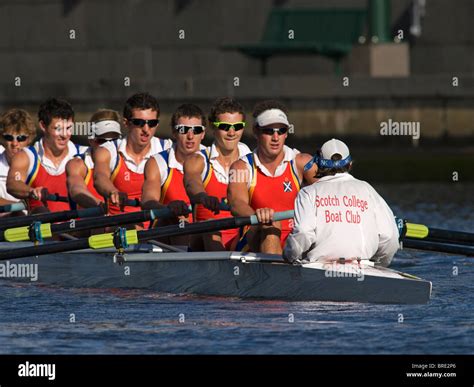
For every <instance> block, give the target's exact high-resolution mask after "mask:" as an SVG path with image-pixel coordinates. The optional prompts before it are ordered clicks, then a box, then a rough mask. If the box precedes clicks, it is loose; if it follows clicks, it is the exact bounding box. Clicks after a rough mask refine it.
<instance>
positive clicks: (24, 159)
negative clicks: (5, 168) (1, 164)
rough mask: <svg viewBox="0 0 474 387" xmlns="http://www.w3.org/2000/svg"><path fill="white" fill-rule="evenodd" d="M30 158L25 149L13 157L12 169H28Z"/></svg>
mask: <svg viewBox="0 0 474 387" xmlns="http://www.w3.org/2000/svg"><path fill="white" fill-rule="evenodd" d="M29 164H30V158H29V157H28V154H27V153H26V151H25V150H24V149H22V150H21V151H20V152H18V153H17V154H16V155H14V156H13V159H12V163H11V166H10V168H15V169H21V168H28V165H29Z"/></svg>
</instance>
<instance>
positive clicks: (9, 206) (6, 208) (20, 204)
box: [0, 202, 26, 213]
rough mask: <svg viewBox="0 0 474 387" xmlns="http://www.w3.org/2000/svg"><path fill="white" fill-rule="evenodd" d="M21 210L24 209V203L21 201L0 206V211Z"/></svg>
mask: <svg viewBox="0 0 474 387" xmlns="http://www.w3.org/2000/svg"><path fill="white" fill-rule="evenodd" d="M23 210H26V205H25V203H23V202H18V203H12V204H5V205H4V206H0V213H4V212H18V211H23Z"/></svg>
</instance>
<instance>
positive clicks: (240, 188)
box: [227, 160, 255, 216]
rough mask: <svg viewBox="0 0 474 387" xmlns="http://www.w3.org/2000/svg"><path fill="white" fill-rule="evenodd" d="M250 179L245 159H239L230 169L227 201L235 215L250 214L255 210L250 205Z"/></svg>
mask: <svg viewBox="0 0 474 387" xmlns="http://www.w3.org/2000/svg"><path fill="white" fill-rule="evenodd" d="M249 179H250V176H249V172H248V168H247V165H246V164H245V162H244V161H243V160H237V161H236V162H234V163H233V164H232V166H231V167H230V171H229V186H228V187H227V201H228V202H229V205H230V207H231V208H232V215H234V216H250V215H254V214H255V210H254V209H253V208H252V207H251V206H250V196H249V190H248V187H247V184H248V181H249Z"/></svg>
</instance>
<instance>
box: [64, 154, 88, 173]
mask: <svg viewBox="0 0 474 387" xmlns="http://www.w3.org/2000/svg"><path fill="white" fill-rule="evenodd" d="M84 168H85V164H84V161H83V160H82V159H81V158H79V157H74V158H72V159H71V160H69V161H68V162H67V164H66V173H67V174H68V175H70V174H77V172H79V171H81V170H83V169H84Z"/></svg>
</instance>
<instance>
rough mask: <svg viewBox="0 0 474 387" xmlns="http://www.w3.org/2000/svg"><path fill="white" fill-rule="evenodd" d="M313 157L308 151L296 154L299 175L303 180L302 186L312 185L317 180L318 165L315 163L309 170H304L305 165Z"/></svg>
mask: <svg viewBox="0 0 474 387" xmlns="http://www.w3.org/2000/svg"><path fill="white" fill-rule="evenodd" d="M312 158H313V157H312V156H311V155H310V154H308V153H298V154H297V155H296V159H295V161H296V168H297V169H298V177H299V179H300V181H301V182H302V184H301V185H302V186H305V185H310V184H313V183H314V182H316V180H317V179H316V173H317V172H318V166H317V165H316V163H315V164H313V166H312V167H311V168H310V169H308V170H307V171H305V170H304V166H305V165H306V164H307V163H308V162H309V161H311V159H312Z"/></svg>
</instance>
